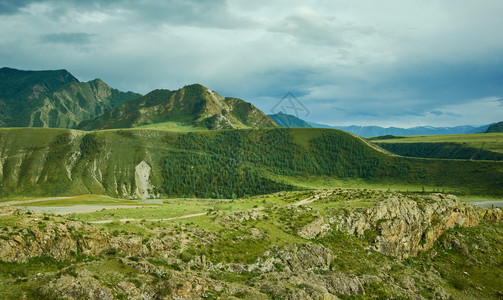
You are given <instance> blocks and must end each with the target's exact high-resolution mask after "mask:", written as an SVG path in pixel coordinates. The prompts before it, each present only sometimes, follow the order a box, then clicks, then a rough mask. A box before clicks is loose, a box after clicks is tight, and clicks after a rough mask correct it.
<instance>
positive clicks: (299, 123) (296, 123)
mask: <svg viewBox="0 0 503 300" xmlns="http://www.w3.org/2000/svg"><path fill="white" fill-rule="evenodd" d="M269 117H271V118H272V119H273V120H274V122H276V124H278V126H281V127H302V128H309V127H312V126H311V125H309V123H307V122H306V121H304V120H302V119H299V118H297V117H295V116H292V115H288V114H284V113H282V112H279V113H277V114H274V115H269Z"/></svg>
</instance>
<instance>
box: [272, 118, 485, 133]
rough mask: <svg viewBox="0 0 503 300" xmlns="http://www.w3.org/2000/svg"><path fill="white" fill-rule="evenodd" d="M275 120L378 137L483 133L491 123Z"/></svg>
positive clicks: (294, 125) (306, 126)
mask: <svg viewBox="0 0 503 300" xmlns="http://www.w3.org/2000/svg"><path fill="white" fill-rule="evenodd" d="M269 116H270V117H271V118H273V119H274V120H277V122H279V123H278V125H279V126H281V127H304V128H308V127H313V128H331V129H339V130H343V131H347V132H350V133H353V134H356V135H359V136H362V137H376V136H385V135H394V136H400V135H404V136H409V135H445V134H469V133H482V132H485V131H486V130H487V128H488V127H489V126H490V125H491V124H489V125H482V126H472V125H460V126H454V127H435V126H416V127H411V128H400V127H387V128H385V127H380V126H358V125H350V126H331V125H325V124H320V123H313V122H306V121H304V120H302V119H299V118H297V117H295V116H292V115H288V114H284V113H281V112H280V113H277V114H274V115H269Z"/></svg>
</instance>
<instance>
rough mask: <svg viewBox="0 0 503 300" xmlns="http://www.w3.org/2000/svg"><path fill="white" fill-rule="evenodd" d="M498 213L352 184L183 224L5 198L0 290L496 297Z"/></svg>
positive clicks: (139, 295) (50, 294)
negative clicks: (43, 210) (305, 199)
mask: <svg viewBox="0 0 503 300" xmlns="http://www.w3.org/2000/svg"><path fill="white" fill-rule="evenodd" d="M275 197H278V198H281V197H283V198H287V197H288V194H287V193H280V194H276V195H275ZM264 201H265V200H264ZM502 219H503V212H502V211H501V210H499V209H485V208H479V207H474V206H472V205H470V204H465V203H462V202H460V201H459V200H458V199H457V198H456V197H454V196H452V195H443V194H431V195H427V196H417V195H403V194H399V193H391V192H376V191H352V190H334V191H323V193H322V196H320V197H319V199H318V198H316V201H314V202H312V203H309V204H305V205H298V206H297V205H285V206H281V205H277V206H274V207H273V208H271V209H264V208H260V207H259V208H255V209H250V210H242V211H234V212H221V211H215V210H210V211H209V212H208V214H207V215H206V216H204V218H203V220H202V221H201V222H197V221H194V222H190V223H187V222H185V223H183V222H175V221H173V222H149V221H148V220H145V221H141V222H131V223H120V222H118V221H117V222H114V223H113V224H109V225H103V226H100V227H97V226H95V225H91V224H88V223H85V222H81V221H79V220H78V218H77V217H73V218H65V217H59V216H53V215H41V214H37V213H30V212H27V211H20V210H17V209H15V208H12V207H2V208H1V211H0V222H1V224H2V232H1V234H0V235H1V237H2V239H0V261H2V263H0V271H1V272H0V273H1V275H0V284H1V288H0V295H2V296H3V297H2V298H5V299H7V298H11V299H12V298H33V299H44V298H45V299H116V298H118V299H197V298H210V299H218V298H220V299H236V298H245V299H271V298H272V299H339V298H344V297H347V296H352V297H357V298H358V297H362V298H373V297H386V298H411V299H423V298H424V299H427V298H436V299H449V298H467V299H469V298H495V299H497V298H500V297H503V289H502V288H501V287H502V286H503V268H502V266H503V254H502V253H501V251H503V238H502V237H503V235H502V234H503V226H502V224H501V220H502Z"/></svg>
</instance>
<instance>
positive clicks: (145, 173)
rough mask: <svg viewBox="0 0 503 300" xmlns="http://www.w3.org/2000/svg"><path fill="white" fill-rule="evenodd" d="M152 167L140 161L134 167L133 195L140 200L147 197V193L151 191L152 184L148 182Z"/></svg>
mask: <svg viewBox="0 0 503 300" xmlns="http://www.w3.org/2000/svg"><path fill="white" fill-rule="evenodd" d="M151 171H152V167H151V166H150V165H149V164H148V163H147V162H146V161H141V162H140V163H139V164H138V165H136V167H135V174H134V181H135V184H136V190H135V194H136V196H137V197H139V198H141V199H147V198H148V197H149V191H151V190H152V183H151V182H150V172H151Z"/></svg>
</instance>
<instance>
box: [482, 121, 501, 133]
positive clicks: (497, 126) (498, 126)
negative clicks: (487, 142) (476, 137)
mask: <svg viewBox="0 0 503 300" xmlns="http://www.w3.org/2000/svg"><path fill="white" fill-rule="evenodd" d="M491 132H503V122H498V123H496V124H493V125H491V126H489V128H487V130H486V132H485V133H491Z"/></svg>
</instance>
